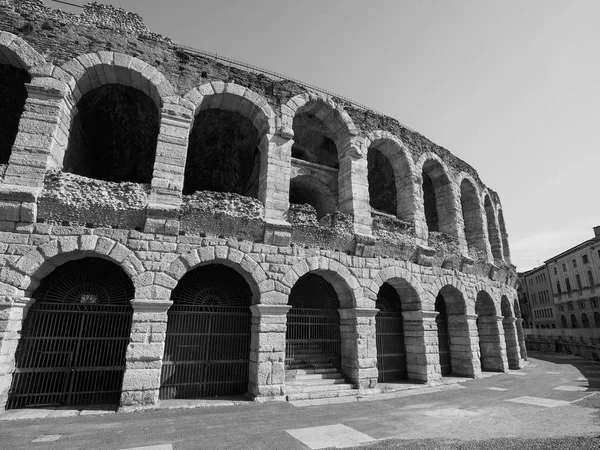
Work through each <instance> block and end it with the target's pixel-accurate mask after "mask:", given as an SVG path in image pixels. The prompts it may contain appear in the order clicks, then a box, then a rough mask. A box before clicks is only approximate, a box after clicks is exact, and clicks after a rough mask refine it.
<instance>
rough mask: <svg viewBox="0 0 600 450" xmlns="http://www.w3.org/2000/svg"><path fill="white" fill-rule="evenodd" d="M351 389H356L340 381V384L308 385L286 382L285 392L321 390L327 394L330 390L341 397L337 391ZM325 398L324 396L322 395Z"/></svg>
mask: <svg viewBox="0 0 600 450" xmlns="http://www.w3.org/2000/svg"><path fill="white" fill-rule="evenodd" d="M350 390H355V389H354V386H353V385H351V384H349V383H339V384H330V385H326V386H324V385H322V384H317V385H314V386H313V385H306V384H299V385H291V386H290V385H289V384H286V386H285V392H286V395H287V394H290V395H291V394H299V393H309V392H321V393H323V394H325V393H326V392H330V393H332V395H331V396H332V397H339V395H337V394H336V393H335V392H336V391H350ZM320 398H323V397H320Z"/></svg>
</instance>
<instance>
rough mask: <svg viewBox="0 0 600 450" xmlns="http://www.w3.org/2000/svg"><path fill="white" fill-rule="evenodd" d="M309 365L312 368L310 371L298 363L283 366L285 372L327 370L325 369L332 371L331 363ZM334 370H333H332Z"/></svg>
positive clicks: (301, 363)
mask: <svg viewBox="0 0 600 450" xmlns="http://www.w3.org/2000/svg"><path fill="white" fill-rule="evenodd" d="M310 365H311V366H312V367H311V368H310V369H306V367H305V366H306V364H305V363H303V362H298V363H289V364H286V365H285V370H316V371H321V370H327V369H332V368H333V367H332V364H331V363H328V362H327V363H310ZM333 369H334V370H335V368H333Z"/></svg>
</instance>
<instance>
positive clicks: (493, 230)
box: [482, 189, 502, 260]
mask: <svg viewBox="0 0 600 450" xmlns="http://www.w3.org/2000/svg"><path fill="white" fill-rule="evenodd" d="M482 195H483V207H484V210H485V216H486V221H487V230H488V240H489V243H490V248H491V250H492V255H493V257H494V259H499V260H502V242H501V240H500V232H499V230H498V221H497V218H496V210H495V208H494V205H493V204H492V201H491V195H490V193H489V192H488V191H487V189H486V190H484V191H483V192H482Z"/></svg>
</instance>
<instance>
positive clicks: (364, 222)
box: [338, 145, 372, 236]
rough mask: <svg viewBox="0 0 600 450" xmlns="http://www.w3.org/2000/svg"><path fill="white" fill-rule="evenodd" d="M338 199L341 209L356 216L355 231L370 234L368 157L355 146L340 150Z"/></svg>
mask: <svg viewBox="0 0 600 450" xmlns="http://www.w3.org/2000/svg"><path fill="white" fill-rule="evenodd" d="M339 154H340V155H341V157H340V158H339V163H340V168H339V172H338V191H339V192H338V199H339V204H340V211H341V212H344V213H348V214H352V216H353V217H354V232H355V233H358V234H362V235H367V236H370V235H371V234H372V231H371V225H372V220H371V206H370V205H369V182H368V177H367V173H368V169H367V157H366V155H364V156H362V155H361V153H360V151H358V150H357V149H356V148H354V146H352V145H348V147H347V148H345V149H343V150H342V151H341V152H339Z"/></svg>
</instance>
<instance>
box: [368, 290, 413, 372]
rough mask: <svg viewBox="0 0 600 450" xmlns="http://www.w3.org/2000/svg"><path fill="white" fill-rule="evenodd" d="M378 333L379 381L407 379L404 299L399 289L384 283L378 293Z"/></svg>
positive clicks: (376, 332)
mask: <svg viewBox="0 0 600 450" xmlns="http://www.w3.org/2000/svg"><path fill="white" fill-rule="evenodd" d="M376 308H377V309H378V310H379V312H378V313H377V315H376V316H375V334H376V338H377V371H378V378H377V381H378V382H379V383H389V382H392V381H400V380H406V379H407V378H408V368H407V362H406V347H405V344H404V321H403V319H402V304H401V299H400V296H399V295H398V293H397V292H396V290H395V289H394V288H393V287H392V286H391V285H390V284H388V283H383V285H382V286H381V288H380V289H379V293H378V294H377V303H376Z"/></svg>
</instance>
